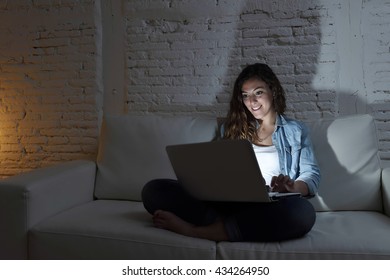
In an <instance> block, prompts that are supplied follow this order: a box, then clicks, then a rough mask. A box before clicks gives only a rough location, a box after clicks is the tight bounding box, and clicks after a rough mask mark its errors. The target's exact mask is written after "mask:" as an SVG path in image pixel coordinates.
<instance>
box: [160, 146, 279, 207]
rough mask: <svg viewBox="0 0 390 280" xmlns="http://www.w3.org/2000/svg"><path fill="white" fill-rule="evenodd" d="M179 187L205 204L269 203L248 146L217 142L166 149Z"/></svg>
mask: <svg viewBox="0 0 390 280" xmlns="http://www.w3.org/2000/svg"><path fill="white" fill-rule="evenodd" d="M166 150H167V153H168V156H169V159H170V161H171V164H172V167H173V170H174V171H175V174H176V177H177V179H178V181H179V182H180V183H181V185H182V186H183V187H184V188H185V189H186V190H187V191H188V192H189V193H190V194H191V195H193V196H194V197H196V198H198V199H201V200H205V201H239V202H244V201H245V202H270V201H271V199H270V196H269V195H268V190H267V186H266V185H265V180H264V178H263V176H262V174H261V171H260V168H259V165H258V163H257V159H256V156H255V153H254V151H253V147H252V144H251V143H250V142H249V141H247V140H219V141H212V142H204V143H193V144H182V145H171V146H167V147H166Z"/></svg>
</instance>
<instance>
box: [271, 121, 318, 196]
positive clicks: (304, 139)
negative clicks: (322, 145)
mask: <svg viewBox="0 0 390 280" xmlns="http://www.w3.org/2000/svg"><path fill="white" fill-rule="evenodd" d="M272 142H273V144H274V145H275V147H276V149H277V151H278V155H279V165H280V170H281V173H282V174H284V175H288V176H289V177H290V178H291V179H293V180H300V181H304V182H305V183H306V184H307V186H308V188H309V195H311V196H313V195H315V194H316V193H317V191H318V186H319V182H320V178H321V175H320V170H319V167H318V165H317V160H316V158H315V155H314V152H313V147H312V143H311V140H310V136H309V131H308V128H307V127H306V125H304V124H303V123H301V122H299V121H296V120H292V119H288V118H286V117H285V116H283V115H278V116H277V118H276V125H275V132H274V133H273V135H272Z"/></svg>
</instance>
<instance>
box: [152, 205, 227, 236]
mask: <svg viewBox="0 0 390 280" xmlns="http://www.w3.org/2000/svg"><path fill="white" fill-rule="evenodd" d="M153 223H154V225H155V226H156V227H157V228H162V229H167V230H170V231H173V232H176V233H179V234H182V235H186V236H190V237H198V238H204V239H209V240H214V241H224V240H228V239H229V238H228V235H227V233H226V230H225V226H224V224H223V223H222V221H217V222H215V223H213V224H211V225H208V226H195V225H193V224H191V223H188V222H186V221H184V220H183V219H181V218H179V217H178V216H176V215H175V214H173V213H172V212H168V211H163V210H157V211H156V212H155V213H154V215H153Z"/></svg>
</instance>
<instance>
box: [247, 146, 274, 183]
mask: <svg viewBox="0 0 390 280" xmlns="http://www.w3.org/2000/svg"><path fill="white" fill-rule="evenodd" d="M253 150H254V151H255V154H256V158H257V162H258V164H259V167H260V170H261V173H262V174H263V177H264V179H265V183H266V184H267V185H270V184H271V179H272V177H273V176H278V175H279V174H280V165H279V155H278V151H277V150H276V147H275V146H274V145H272V146H257V145H253Z"/></svg>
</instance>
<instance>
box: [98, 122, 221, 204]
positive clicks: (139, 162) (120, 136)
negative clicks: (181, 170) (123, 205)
mask: <svg viewBox="0 0 390 280" xmlns="http://www.w3.org/2000/svg"><path fill="white" fill-rule="evenodd" d="M216 132H217V120H216V119H215V118H208V117H190V116H171V117H169V116H149V115H147V116H105V117H104V120H103V125H102V130H101V136H100V140H99V152H98V159H97V166H98V170H97V176H96V186H95V196H96V197H97V198H98V199H123V200H135V201H140V200H141V190H142V188H143V186H144V185H145V183H147V182H148V181H149V180H152V179H156V178H173V179H174V178H176V176H175V174H174V172H173V169H172V167H171V164H170V162H169V159H168V156H167V154H166V152H165V147H166V146H167V145H172V144H182V143H193V142H206V141H211V140H212V139H213V138H214V137H215V135H216Z"/></svg>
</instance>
